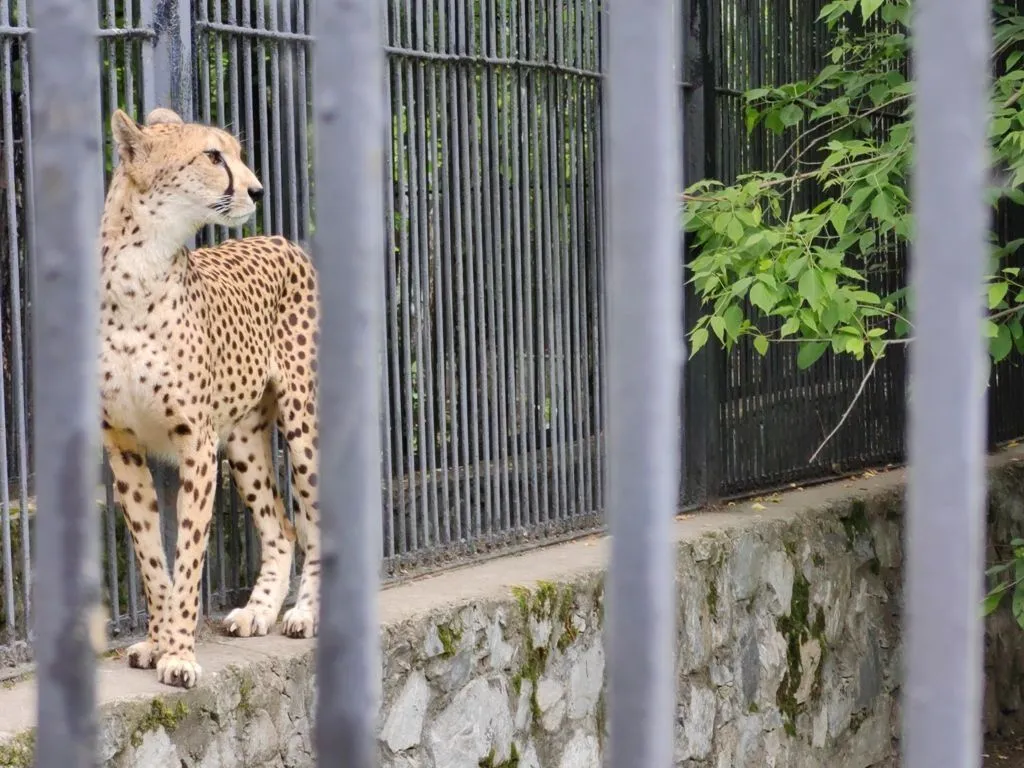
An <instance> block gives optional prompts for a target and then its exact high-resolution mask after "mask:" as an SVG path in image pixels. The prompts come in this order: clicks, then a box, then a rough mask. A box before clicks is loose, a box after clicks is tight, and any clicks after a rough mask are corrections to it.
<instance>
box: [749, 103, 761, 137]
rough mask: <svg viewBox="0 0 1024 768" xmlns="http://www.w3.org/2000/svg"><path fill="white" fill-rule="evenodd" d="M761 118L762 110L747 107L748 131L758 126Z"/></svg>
mask: <svg viewBox="0 0 1024 768" xmlns="http://www.w3.org/2000/svg"><path fill="white" fill-rule="evenodd" d="M760 119H761V110H759V109H758V108H757V107H747V114H746V123H747V133H750V132H751V131H752V130H754V128H755V126H757V123H758V121H760Z"/></svg>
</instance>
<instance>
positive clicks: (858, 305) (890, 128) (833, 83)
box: [684, 0, 1024, 368]
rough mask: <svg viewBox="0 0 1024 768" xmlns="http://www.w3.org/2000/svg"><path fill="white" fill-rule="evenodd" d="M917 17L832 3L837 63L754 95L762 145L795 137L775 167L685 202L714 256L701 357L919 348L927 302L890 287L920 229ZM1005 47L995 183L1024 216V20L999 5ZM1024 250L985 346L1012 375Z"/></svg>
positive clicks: (695, 231)
mask: <svg viewBox="0 0 1024 768" xmlns="http://www.w3.org/2000/svg"><path fill="white" fill-rule="evenodd" d="M909 15H910V2H909V0H835V1H834V2H830V3H828V4H827V5H825V6H824V8H823V9H822V11H821V14H820V17H819V21H820V22H821V23H823V24H824V25H825V27H826V29H827V30H828V31H829V33H830V35H831V40H832V47H831V49H830V50H829V51H828V53H827V55H826V62H827V63H826V65H825V66H824V67H823V68H822V69H821V70H820V71H818V72H816V73H815V74H814V75H813V76H812V77H809V78H807V79H804V80H800V81H797V82H791V83H786V84H782V85H779V86H774V87H762V88H755V89H753V90H750V91H748V92H746V94H745V110H746V127H747V132H748V135H753V134H754V133H755V132H760V135H765V136H768V137H778V138H775V139H774V140H775V141H776V142H785V141H789V136H793V137H794V138H792V140H791V141H789V143H788V145H787V146H786V148H785V150H784V151H783V152H782V153H781V155H780V156H779V158H778V160H777V162H776V163H775V165H774V167H773V168H771V169H763V170H758V171H755V172H751V173H746V174H743V175H741V176H739V177H738V178H737V179H736V180H735V182H734V183H731V184H725V183H722V182H720V181H715V180H704V181H700V182H698V183H696V184H693V185H692V186H691V187H689V188H688V189H687V191H686V194H685V195H684V200H685V204H684V223H685V227H686V229H687V231H688V232H689V233H690V236H691V238H692V241H693V242H694V243H695V244H696V245H697V246H699V255H697V256H696V257H695V258H694V259H693V260H692V262H691V264H690V265H689V266H690V271H691V275H690V279H691V280H692V282H693V284H694V286H695V288H696V291H697V295H698V296H699V297H700V299H701V301H702V306H703V309H704V314H702V316H700V317H699V318H698V320H697V322H696V323H695V325H694V326H693V328H692V329H691V331H690V341H691V348H692V351H693V352H694V353H696V352H697V351H698V350H699V349H700V348H701V347H702V346H704V345H705V344H706V343H707V342H708V341H709V339H710V338H711V337H712V335H713V336H714V337H716V338H717V339H718V341H719V342H720V343H722V344H723V345H725V346H726V348H729V347H731V346H732V345H733V344H735V343H736V342H737V341H738V340H739V339H740V338H742V337H745V336H749V337H752V343H753V346H754V348H755V349H756V350H757V351H758V352H759V353H760V354H761V355H764V354H766V353H767V350H768V348H769V345H770V344H771V343H772V342H788V343H797V344H799V345H800V349H799V354H798V361H797V362H798V365H799V366H800V367H801V368H807V367H809V366H811V365H813V364H814V362H815V361H816V360H818V359H819V358H820V357H821V355H822V354H823V353H824V352H825V351H826V350H828V349H829V348H831V349H832V351H833V352H835V353H837V354H849V355H853V356H854V357H856V358H857V359H864V358H865V356H870V358H871V359H877V358H878V357H880V356H882V355H883V354H884V352H885V350H886V347H887V346H888V345H889V344H892V343H906V342H908V341H910V340H911V339H912V332H913V325H912V322H911V320H910V314H911V309H912V307H911V303H912V297H911V296H909V295H908V293H907V291H906V290H905V288H904V287H902V286H898V285H897V286H894V285H893V281H892V280H889V279H886V277H887V274H888V275H891V272H892V271H893V270H895V269H899V268H900V265H901V257H900V254H901V252H902V251H901V248H902V246H904V245H905V243H906V242H907V240H908V239H909V238H910V236H911V233H912V228H913V222H912V217H911V214H910V211H909V210H908V202H909V201H908V189H907V188H908V183H909V169H910V163H911V158H912V152H913V125H912V123H911V121H910V120H909V119H908V118H909V117H910V116H911V115H912V111H913V105H912V91H913V89H912V83H911V82H910V81H908V79H907V77H906V74H905V73H906V71H907V59H908V55H909V46H910V43H909V39H908V29H907V26H908V22H909ZM994 33H995V46H994V48H995V58H996V67H995V68H996V76H995V78H994V80H993V84H992V91H991V98H992V119H991V123H990V131H989V135H990V138H991V145H992V153H993V157H994V160H995V165H996V166H997V167H1001V168H1004V169H1006V175H1005V178H1004V179H1002V180H1000V179H997V178H996V177H995V176H993V186H992V188H991V190H990V199H991V202H992V204H993V206H995V205H997V204H998V203H999V202H1000V201H1001V200H1002V199H1004V198H1008V199H1009V201H1010V202H1011V203H1013V204H1021V203H1024V193H1022V192H1021V191H1020V190H1019V189H1016V188H1015V187H1016V186H1017V185H1018V184H1020V182H1021V181H1024V115H1022V113H1021V109H1022V108H1021V102H1020V97H1021V95H1022V93H1024V69H1022V68H1019V67H1018V66H1017V64H1018V63H1019V60H1020V57H1021V55H1022V51H1024V49H1022V46H1021V45H1020V43H1021V42H1022V41H1024V19H1022V18H1021V17H1020V16H1019V15H1018V13H1017V12H1016V10H1015V9H1012V8H1009V7H1006V6H996V8H995V22H994ZM999 181H1003V182H1004V183H1002V184H997V182H999ZM1007 182H1008V183H1007ZM1022 242H1024V240H1015V241H1013V242H1009V243H1005V244H998V243H997V242H996V238H995V236H994V235H993V237H992V246H991V257H992V265H991V270H990V274H989V277H988V279H987V284H986V286H985V292H986V295H985V300H986V302H987V306H988V308H989V315H988V319H987V321H986V329H985V332H986V334H987V336H988V338H989V342H990V347H989V349H990V353H991V356H992V358H993V359H994V361H996V362H998V361H1000V360H1002V359H1004V358H1005V357H1007V355H1009V354H1010V352H1011V351H1012V350H1013V348H1014V347H1016V349H1017V350H1018V351H1024V327H1022V324H1021V312H1022V310H1024V281H1022V280H1021V275H1020V272H1019V268H1018V267H1017V266H1014V265H1013V264H1012V263H1011V262H1010V261H1009V257H1011V256H1012V255H1013V254H1014V253H1015V252H1016V251H1017V249H1018V248H1019V246H1020V245H1021V244H1022Z"/></svg>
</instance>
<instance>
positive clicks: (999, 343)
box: [989, 325, 1013, 363]
mask: <svg viewBox="0 0 1024 768" xmlns="http://www.w3.org/2000/svg"><path fill="white" fill-rule="evenodd" d="M1012 349H1013V334H1011V333H1010V329H1009V328H1008V327H1007V326H1005V325H1001V326H999V332H998V333H997V334H996V337H995V338H994V339H992V340H991V342H990V343H989V354H991V355H992V360H993V362H996V363H998V362H999V361H1001V360H1003V359H1004V358H1005V357H1006V356H1007V355H1008V354H1010V351H1011V350H1012Z"/></svg>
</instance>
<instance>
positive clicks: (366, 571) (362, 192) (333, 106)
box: [313, 0, 384, 768]
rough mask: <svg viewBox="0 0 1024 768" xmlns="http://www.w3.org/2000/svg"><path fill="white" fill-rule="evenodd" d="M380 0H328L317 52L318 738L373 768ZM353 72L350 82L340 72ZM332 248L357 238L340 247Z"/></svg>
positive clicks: (330, 757)
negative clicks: (320, 336) (320, 330)
mask: <svg viewBox="0 0 1024 768" xmlns="http://www.w3.org/2000/svg"><path fill="white" fill-rule="evenodd" d="M379 9H380V5H379V3H378V2H376V0H358V1H357V0H351V2H347V3H324V4H322V5H320V6H319V7H318V8H317V12H318V16H317V19H316V29H317V31H318V33H319V34H320V35H321V36H322V37H323V39H326V40H330V41H331V43H332V44H331V45H324V46H318V47H317V48H316V49H315V51H314V57H315V58H314V61H315V65H314V69H313V77H314V89H313V103H314V115H315V128H316V159H317V168H318V171H319V175H318V177H317V193H318V199H319V200H320V204H319V205H320V212H321V214H323V213H325V212H329V213H328V215H321V216H319V220H318V225H317V231H316V233H315V235H314V243H316V246H315V247H314V249H313V252H314V253H315V254H324V255H326V254H330V256H329V257H321V258H319V259H318V263H317V265H318V268H319V270H320V279H321V292H322V293H321V296H322V299H321V303H322V325H323V327H326V328H331V329H333V331H332V333H331V334H328V335H326V336H324V341H325V342H328V343H324V344H323V345H322V346H321V348H320V352H319V355H320V371H321V374H320V375H321V378H320V406H319V413H320V421H321V424H322V425H323V427H322V429H321V430H320V446H321V447H320V466H321V471H320V477H321V490H320V510H321V515H320V521H321V526H322V537H323V556H322V557H323V576H322V584H321V593H322V609H321V618H320V639H319V642H318V644H317V652H316V653H317V675H318V690H319V696H318V701H317V719H316V733H315V742H316V747H317V752H318V753H319V755H321V757H320V764H321V765H328V764H329V765H332V766H339V768H371V767H372V766H374V765H376V762H377V745H376V740H375V738H374V728H375V724H376V718H377V708H378V706H379V700H380V648H379V641H378V632H379V624H378V619H377V604H376V601H377V584H378V573H379V563H380V552H381V541H380V538H381V530H380V524H381V506H380V504H381V485H380V465H381V460H380V400H381V390H380V378H379V373H378V369H379V365H380V360H381V358H380V349H379V345H380V338H381V331H382V328H383V316H382V308H381V306H380V296H381V290H382V285H381V281H382V277H383V276H382V274H381V271H382V265H381V259H380V254H381V252H382V250H383V247H384V242H383V238H382V234H383V233H382V232H381V229H380V222H381V216H382V213H383V212H382V197H381V195H382V178H381V174H382V170H383V168H382V164H381V163H380V158H381V153H382V152H383V150H384V147H383V146H382V141H381V139H382V137H383V134H382V127H383V126H382V121H383V120H384V110H383V99H382V94H381V90H380V83H381V77H382V69H383V57H382V54H381V50H380V40H381V37H380V34H381V32H380V26H379V25H380V19H379V13H380V10H379ZM338 72H344V73H345V75H346V76H345V77H338V76H337V73H338ZM332 243H346V244H347V247H346V249H345V252H344V253H343V254H340V256H339V255H338V254H336V253H335V252H334V250H333V248H332V245H331V244H332Z"/></svg>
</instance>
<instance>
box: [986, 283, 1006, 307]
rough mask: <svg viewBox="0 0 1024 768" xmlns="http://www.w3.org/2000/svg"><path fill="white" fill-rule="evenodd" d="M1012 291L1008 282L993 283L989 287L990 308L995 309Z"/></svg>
mask: <svg viewBox="0 0 1024 768" xmlns="http://www.w3.org/2000/svg"><path fill="white" fill-rule="evenodd" d="M1008 290H1010V284H1009V283H1006V282H998V283H992V284H991V285H990V286H989V287H988V308H989V309H995V308H996V307H998V306H999V303H1000V302H1001V301H1002V300H1003V298H1004V297H1005V296H1006V292H1007V291H1008Z"/></svg>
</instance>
